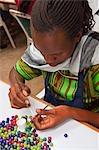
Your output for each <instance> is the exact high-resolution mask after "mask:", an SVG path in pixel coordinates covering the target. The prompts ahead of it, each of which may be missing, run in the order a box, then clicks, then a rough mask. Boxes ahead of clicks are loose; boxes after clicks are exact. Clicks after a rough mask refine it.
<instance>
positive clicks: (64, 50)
mask: <svg viewBox="0 0 99 150" xmlns="http://www.w3.org/2000/svg"><path fill="white" fill-rule="evenodd" d="M77 39H78V38H72V39H70V38H69V37H68V36H66V34H65V33H64V32H63V31H61V30H58V29H56V30H55V31H51V32H37V31H35V30H34V29H33V42H34V45H35V47H36V48H37V49H38V50H39V51H40V52H41V53H42V55H43V56H44V58H45V60H46V63H48V64H49V65H50V66H56V65H58V64H60V63H62V62H64V61H65V60H66V59H68V58H69V57H70V56H71V55H72V53H73V51H74V49H75V46H76V44H77Z"/></svg>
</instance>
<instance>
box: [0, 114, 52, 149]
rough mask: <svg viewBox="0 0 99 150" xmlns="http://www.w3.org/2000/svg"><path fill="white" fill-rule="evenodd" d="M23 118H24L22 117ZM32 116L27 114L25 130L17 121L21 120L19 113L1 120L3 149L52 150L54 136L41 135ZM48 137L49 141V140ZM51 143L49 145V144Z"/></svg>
mask: <svg viewBox="0 0 99 150" xmlns="http://www.w3.org/2000/svg"><path fill="white" fill-rule="evenodd" d="M21 119H24V117H23V118H21ZM31 119H32V117H28V116H27V122H26V119H25V122H26V126H25V128H24V131H21V130H20V129H19V127H18V126H17V124H16V122H17V120H19V117H18V115H15V116H12V117H11V119H10V118H6V121H5V120H3V121H2V122H0V149H1V150H15V149H16V150H51V148H50V146H52V145H53V143H52V142H51V140H52V138H51V137H50V136H49V137H48V138H46V137H44V138H41V137H39V135H38V133H37V131H36V129H35V126H34V124H33V123H32V121H31ZM47 139H48V141H47ZM45 141H46V142H45ZM48 143H49V145H48Z"/></svg>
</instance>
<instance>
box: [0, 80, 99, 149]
mask: <svg viewBox="0 0 99 150" xmlns="http://www.w3.org/2000/svg"><path fill="white" fill-rule="evenodd" d="M8 92H9V85H7V84H5V83H4V82H2V81H0V121H2V120H4V119H6V118H7V117H11V116H12V115H15V114H17V115H19V116H24V115H28V116H30V115H31V112H30V110H29V109H28V108H22V109H14V108H11V106H10V102H9V98H8ZM29 100H30V103H31V108H32V110H33V115H35V114H36V112H35V109H36V108H43V107H44V106H45V105H46V104H45V103H43V102H42V101H39V100H38V99H36V98H33V97H29ZM49 108H50V109H51V107H49ZM37 132H38V134H39V135H40V136H41V137H45V136H46V137H48V136H52V139H53V144H54V146H53V148H52V149H51V150H99V132H98V130H97V131H95V130H93V129H91V128H89V127H88V126H86V125H84V124H81V123H80V122H78V121H75V120H73V119H71V120H68V121H65V122H64V123H62V124H60V125H59V126H57V127H55V128H53V129H48V130H44V131H37ZM65 133H67V134H68V138H65V137H64V134H65Z"/></svg>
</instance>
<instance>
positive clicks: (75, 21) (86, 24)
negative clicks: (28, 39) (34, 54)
mask: <svg viewBox="0 0 99 150" xmlns="http://www.w3.org/2000/svg"><path fill="white" fill-rule="evenodd" d="M31 22H32V26H33V40H34V43H35V46H36V47H37V48H38V49H39V50H40V51H41V53H42V54H43V55H44V57H45V59H46V60H47V61H48V62H50V61H49V60H48V58H47V57H46V56H45V55H49V54H52V55H51V58H53V61H54V62H55V60H57V61H56V63H55V64H58V63H61V62H63V61H64V60H66V59H67V58H68V57H70V56H71V54H72V52H73V51H74V49H75V46H76V45H77V43H78V42H79V40H80V38H81V36H82V35H84V34H86V33H87V32H88V31H90V30H91V29H92V27H93V16H92V10H91V8H90V7H89V4H88V2H87V0H36V3H35V5H34V7H33V11H32V16H31ZM51 48H52V50H51ZM59 49H60V51H59V53H60V57H61V58H60V59H61V60H60V59H58V58H57V57H59V54H58V53H57V52H58V50H59ZM52 51H54V52H55V54H57V55H56V56H57V57H56V58H55V60H54V57H53V56H54V54H53V53H52ZM62 52H64V53H63V55H64V57H63V55H62V56H61V53H62ZM62 58H63V59H62ZM53 61H52V62H53ZM50 64H52V65H54V64H53V63H50Z"/></svg>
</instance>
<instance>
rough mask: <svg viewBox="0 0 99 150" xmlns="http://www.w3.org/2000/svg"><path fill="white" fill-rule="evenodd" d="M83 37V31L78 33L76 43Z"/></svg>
mask: <svg viewBox="0 0 99 150" xmlns="http://www.w3.org/2000/svg"><path fill="white" fill-rule="evenodd" d="M81 37H82V31H80V32H78V33H77V34H76V36H75V42H76V43H78V42H79V41H80V39H81Z"/></svg>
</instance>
